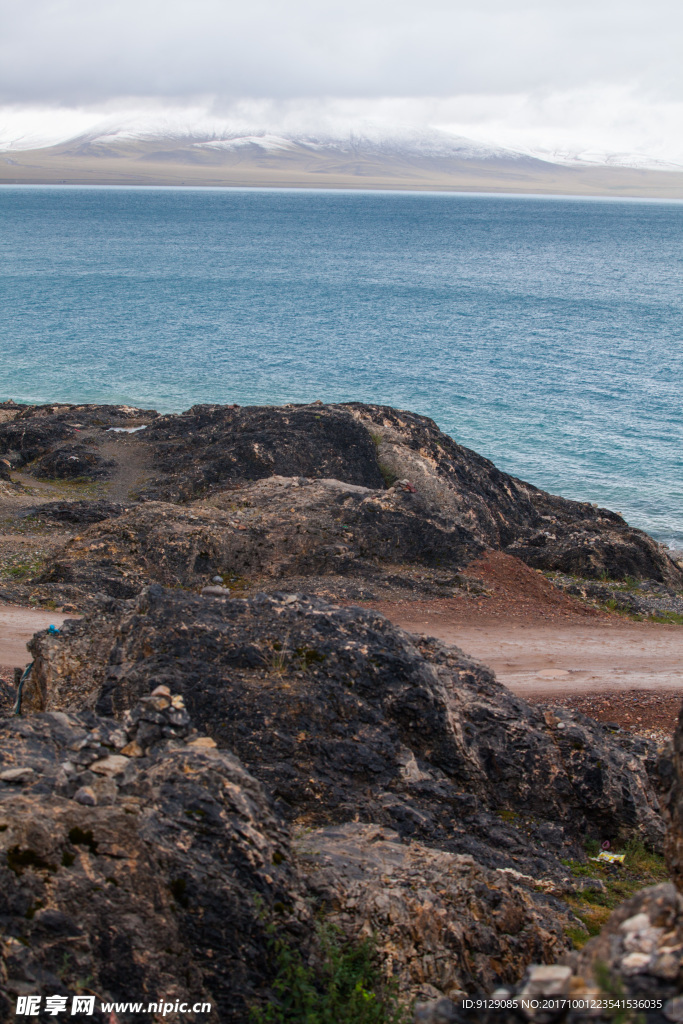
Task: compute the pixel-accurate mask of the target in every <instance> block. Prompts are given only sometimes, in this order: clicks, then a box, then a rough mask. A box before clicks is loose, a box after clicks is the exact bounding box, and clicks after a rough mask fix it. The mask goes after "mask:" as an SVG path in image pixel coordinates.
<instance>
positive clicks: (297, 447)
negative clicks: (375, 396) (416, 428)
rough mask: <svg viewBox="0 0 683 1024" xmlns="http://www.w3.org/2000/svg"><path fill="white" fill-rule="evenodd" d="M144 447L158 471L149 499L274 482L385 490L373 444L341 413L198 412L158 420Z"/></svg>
mask: <svg viewBox="0 0 683 1024" xmlns="http://www.w3.org/2000/svg"><path fill="white" fill-rule="evenodd" d="M146 440H148V441H149V442H150V443H151V444H154V445H155V449H156V459H155V465H156V468H157V470H158V471H160V475H159V477H158V478H157V480H156V481H155V482H154V483H153V484H150V485H148V487H147V488H146V490H145V495H146V496H147V497H148V498H151V497H154V498H161V499H162V500H167V501H169V500H170V501H178V500H183V499H184V500H187V499H189V498H194V497H197V496H198V495H200V494H203V493H204V492H206V491H207V490H208V489H209V488H214V489H215V488H216V486H217V485H219V486H220V485H222V486H225V485H226V484H229V483H233V482H239V481H244V480H259V479H262V478H263V477H268V476H274V475H275V476H277V475H282V476H315V477H331V478H334V479H338V480H343V481H344V482H345V483H351V484H360V485H361V486H363V487H373V488H378V487H382V486H383V478H382V473H381V470H380V467H379V464H378V462H377V454H376V449H375V445H374V443H373V441H372V438H371V437H370V435H369V433H368V431H367V430H366V429H365V428H364V427H363V426H362V425H361V424H360V423H358V422H357V421H356V420H355V419H354V418H353V417H352V416H350V415H349V413H348V411H347V410H346V409H344V408H343V407H334V406H323V405H312V406H294V405H293V406H285V407H284V408H274V407H272V406H265V407H260V406H254V407H252V408H246V409H241V408H239V407H238V406H225V405H196V406H193V408H192V409H189V410H188V411H187V412H185V413H182V414H181V415H180V416H162V417H160V418H159V419H158V420H156V421H155V422H154V424H153V425H152V427H151V428H150V430H149V433H148V436H147V438H146Z"/></svg>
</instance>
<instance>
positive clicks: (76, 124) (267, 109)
mask: <svg viewBox="0 0 683 1024" xmlns="http://www.w3.org/2000/svg"><path fill="white" fill-rule="evenodd" d="M0 11H1V12H2V24H3V32H2V34H1V36H0V104H3V105H4V106H3V109H2V110H0V138H2V139H4V141H5V144H6V145H7V144H17V141H18V140H20V139H23V143H22V142H19V144H20V145H24V146H26V145H27V144H31V140H33V141H35V140H38V139H40V140H46V139H47V138H48V137H50V138H51V139H53V141H59V139H61V138H64V137H68V136H69V134H76V133H77V132H78V131H80V130H85V129H87V128H89V127H92V126H93V125H94V124H97V123H98V122H99V121H101V120H102V119H106V118H107V117H111V116H114V117H118V118H119V119H121V118H123V119H124V120H125V119H126V118H129V119H130V118H133V119H135V118H139V117H143V118H144V117H155V116H157V117H158V115H159V112H160V111H170V114H169V116H170V118H171V119H172V120H173V119H174V118H175V119H176V120H177V118H178V116H181V118H186V119H187V118H192V117H197V118H202V119H204V120H209V121H210V120H211V119H214V120H215V121H218V122H220V123H222V124H228V123H230V124H238V123H239V124H244V125H247V124H249V125H250V126H253V127H259V128H268V129H270V130H286V129H287V127H288V126H290V128H291V129H292V130H298V128H300V127H301V126H304V125H308V126H309V129H310V130H317V131H320V130H322V127H323V126H325V125H336V126H337V128H338V129H339V130H346V128H345V127H344V126H346V125H348V124H351V123H353V122H354V119H355V122H356V123H357V122H358V121H359V120H363V119H365V120H368V119H370V120H373V121H375V122H379V121H385V122H386V123H387V124H389V123H391V124H394V125H396V124H402V123H410V124H416V125H424V126H426V125H433V126H438V127H443V128H446V129H448V130H452V131H453V132H455V133H457V134H462V135H467V136H470V137H472V138H474V139H476V140H478V141H483V142H490V143H494V144H499V145H504V146H508V147H510V148H513V149H522V150H523V151H526V152H533V153H536V154H539V155H547V156H548V157H549V158H557V156H558V155H559V156H560V157H561V158H564V157H566V158H567V159H574V158H576V157H577V156H578V158H579V159H589V160H592V159H597V160H601V159H603V158H605V159H606V158H608V157H609V155H610V154H611V155H613V156H614V158H615V159H617V160H621V161H622V162H631V163H633V162H637V161H638V160H639V159H641V157H642V162H644V163H647V162H648V161H649V163H650V164H651V165H653V164H654V165H656V164H657V162H658V161H664V162H673V163H681V162H683V143H681V142H679V141H678V135H679V134H680V131H679V128H678V126H679V125H680V123H681V114H682V113H683V62H682V61H681V59H680V45H679V40H680V37H681V29H682V28H683V8H682V7H681V6H680V5H679V4H675V3H673V2H671V0H650V2H648V3H645V2H644V0H619V2H617V0H573V2H572V3H571V4H569V3H567V2H566V0H519V2H518V3H515V4H511V3H510V0H476V2H475V0H422V2H421V3H419V4H416V3H415V2H414V0H410V2H408V0H392V2H391V3H389V2H388V0H346V2H344V3H340V2H338V0H333V2H328V3H324V4H321V3H320V2H319V0H316V2H314V0H289V2H288V3H287V4H283V3H278V2H275V0H250V2H249V3H248V4H238V3H236V2H235V0H227V2H226V0H192V2H191V3H190V2H189V0H116V2H113V0H101V2H100V3H93V2H92V0H87V2H86V0H28V2H27V3H24V4H17V3H16V2H15V0H2V2H0ZM179 111H181V112H182V114H181V115H179V113H178V112H179ZM335 130H336V129H335Z"/></svg>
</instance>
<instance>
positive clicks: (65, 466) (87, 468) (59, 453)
mask: <svg viewBox="0 0 683 1024" xmlns="http://www.w3.org/2000/svg"><path fill="white" fill-rule="evenodd" d="M115 466H116V463H115V462H114V461H113V460H112V459H104V458H102V456H101V455H99V454H98V453H97V452H93V451H90V449H88V448H86V447H85V445H82V444H70V445H64V446H63V447H61V448H55V449H54V450H53V451H51V452H48V453H47V454H46V455H43V456H42V457H41V458H39V459H38V460H37V461H36V462H34V463H33V465H32V466H31V472H32V473H33V475H34V476H37V477H46V478H48V479H55V480H70V479H77V478H81V477H87V478H88V479H90V480H99V479H102V478H104V477H107V476H109V475H110V474H111V472H112V470H113V469H114V467H115Z"/></svg>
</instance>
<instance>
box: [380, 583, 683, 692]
mask: <svg viewBox="0 0 683 1024" xmlns="http://www.w3.org/2000/svg"><path fill="white" fill-rule="evenodd" d="M434 605H435V607H432V608H430V607H429V606H428V605H425V604H422V605H420V608H419V610H418V609H417V608H416V607H415V606H413V608H412V609H411V607H410V606H401V605H398V604H393V605H392V604H389V603H388V602H387V603H386V604H379V605H375V606H374V607H376V608H377V610H378V611H380V612H382V614H383V615H386V616H387V618H389V619H391V620H392V622H395V623H396V625H398V626H401V627H403V629H408V630H410V631H411V632H414V633H427V634H429V635H430V636H436V637H438V638H439V639H441V640H445V641H447V642H448V643H451V644H456V645H457V646H458V647H461V648H462V650H463V651H465V652H466V653H467V654H469V655H471V656H472V657H473V658H476V659H477V660H478V661H483V662H484V663H485V664H486V665H489V666H490V667H491V668H492V669H493V670H494V672H495V673H496V676H497V677H498V679H499V680H500V681H501V682H502V683H505V685H506V686H509V687H510V689H511V690H514V691H515V693H519V694H524V695H527V694H532V693H533V694H540V693H543V694H551V693H577V694H578V693H587V692H593V691H598V690H600V691H607V690H611V691H614V690H630V689H641V690H648V689H649V690H652V689H657V690H680V692H681V695H682V696H683V628H682V627H681V626H666V625H659V624H657V623H647V622H633V623H631V622H617V623H612V622H609V623H606V624H603V623H602V622H601V621H600V620H598V621H595V622H590V623H588V622H587V623H585V624H580V625H578V624H576V623H574V622H569V623H561V622H558V623H555V624H553V625H549V624H546V623H543V622H540V623H528V622H523V621H516V620H513V621H510V620H507V621H506V620H499V621H488V622H479V623H473V622H463V621H461V620H460V621H459V618H458V616H457V614H454V615H453V616H452V617H451V616H449V614H448V609H447V608H444V607H443V606H444V605H446V602H445V601H440V602H438V604H437V602H434ZM458 611H459V610H458Z"/></svg>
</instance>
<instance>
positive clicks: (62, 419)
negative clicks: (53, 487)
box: [0, 402, 159, 469]
mask: <svg viewBox="0 0 683 1024" xmlns="http://www.w3.org/2000/svg"><path fill="white" fill-rule="evenodd" d="M1 410H2V411H3V412H4V414H5V415H4V416H3V417H2V418H1V419H0V456H3V457H4V458H6V459H8V460H9V461H10V463H11V466H12V468H13V469H19V468H21V467H22V466H25V465H27V464H28V463H31V462H33V461H34V460H35V459H39V458H41V457H43V456H46V455H48V454H49V453H54V454H55V460H57V459H58V455H57V453H58V452H59V450H60V448H61V447H62V446H63V445H64V442H70V443H72V444H73V443H74V442H76V441H77V440H78V439H79V434H80V433H81V432H83V431H85V430H93V429H96V430H99V429H104V430H107V429H109V428H111V427H130V426H135V425H137V424H139V423H145V424H146V423H149V422H151V421H153V420H154V419H155V418H156V417H157V416H158V415H159V414H158V413H157V412H155V411H154V410H153V409H134V408H132V407H131V406H127V405H67V404H53V405H25V406H24V405H15V404H14V403H13V402H12V403H8V402H5V403H3V404H2V406H1Z"/></svg>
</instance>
